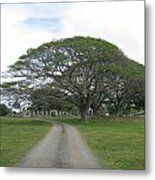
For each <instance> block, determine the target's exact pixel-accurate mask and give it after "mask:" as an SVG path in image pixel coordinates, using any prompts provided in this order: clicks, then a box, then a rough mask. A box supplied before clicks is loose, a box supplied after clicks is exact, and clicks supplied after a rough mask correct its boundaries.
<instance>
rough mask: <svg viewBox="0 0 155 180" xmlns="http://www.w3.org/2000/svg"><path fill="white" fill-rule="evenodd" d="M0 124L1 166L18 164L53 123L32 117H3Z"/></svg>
mask: <svg viewBox="0 0 155 180" xmlns="http://www.w3.org/2000/svg"><path fill="white" fill-rule="evenodd" d="M0 125H1V128H0V130H1V131H0V135H1V139H0V140H1V141H0V143H1V146H0V155H1V158H0V166H14V165H16V164H17V163H18V162H19V161H20V159H21V158H22V157H23V155H24V154H25V153H26V152H27V151H28V150H29V149H30V148H31V147H32V146H33V145H34V144H35V143H36V142H37V141H38V140H40V139H41V138H42V137H43V136H44V135H45V134H46V133H47V131H48V130H49V128H50V127H51V123H48V122H41V121H38V120H37V119H30V118H28V119H26V118H25V119H23V118H17V119H15V118H12V119H11V118H1V120H0Z"/></svg>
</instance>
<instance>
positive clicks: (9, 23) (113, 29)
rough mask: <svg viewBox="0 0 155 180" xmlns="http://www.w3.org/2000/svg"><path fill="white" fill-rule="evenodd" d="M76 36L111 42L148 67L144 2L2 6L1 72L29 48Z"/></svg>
mask: <svg viewBox="0 0 155 180" xmlns="http://www.w3.org/2000/svg"><path fill="white" fill-rule="evenodd" d="M74 36H91V37H95V38H101V39H104V40H107V41H109V42H111V43H114V44H115V45H117V46H118V47H119V48H120V49H122V50H123V52H124V53H125V55H126V56H128V57H129V58H131V59H134V60H135V61H137V62H139V63H140V64H144V2H143V1H116V2H114V1H111V2H81V3H40V4H39V3H32V4H2V6H1V70H2V72H4V71H6V70H8V68H7V67H8V66H9V65H12V64H13V63H14V62H16V61H17V60H18V57H20V56H21V55H23V54H25V52H26V50H27V49H29V48H36V47H38V46H39V45H41V44H42V43H45V42H50V41H52V40H55V39H60V38H67V37H74Z"/></svg>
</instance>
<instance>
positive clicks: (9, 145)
mask: <svg viewBox="0 0 155 180" xmlns="http://www.w3.org/2000/svg"><path fill="white" fill-rule="evenodd" d="M52 120H53V121H54V122H63V123H67V124H71V125H73V126H75V127H77V128H78V129H79V131H80V132H81V134H82V136H83V138H84V140H85V141H86V142H87V144H88V145H89V147H90V149H91V150H92V151H93V153H94V154H95V156H96V157H97V159H98V160H99V163H100V165H101V167H103V168H105V169H131V170H132V169H141V170H142V169H144V168H145V167H144V166H145V164H144V118H134V117H132V118H129V117H128V118H114V117H107V118H99V117H98V118H92V119H90V120H89V121H88V122H87V123H85V122H81V121H80V120H79V119H78V118H75V117H55V118H53V119H52ZM50 127H51V123H49V122H45V121H44V122H43V121H38V120H37V119H33V118H27V119H26V118H17V119H16V118H12V119H10V118H9V119H8V118H3V119H1V146H0V148H1V149H0V150H1V152H0V155H1V161H0V165H1V166H14V165H16V164H17V163H18V162H19V161H20V160H21V158H22V157H23V156H24V154H25V153H26V152H27V151H28V150H29V149H30V148H32V146H33V145H34V144H35V143H36V142H37V141H38V140H40V139H41V138H42V137H43V136H44V135H45V134H46V133H47V131H48V130H49V128H50Z"/></svg>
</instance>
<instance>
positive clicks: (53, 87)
mask: <svg viewBox="0 0 155 180" xmlns="http://www.w3.org/2000/svg"><path fill="white" fill-rule="evenodd" d="M9 74H11V76H12V77H18V78H21V79H22V82H24V83H25V84H26V86H27V87H26V88H25V89H29V88H31V90H32V89H33V90H34V92H36V89H38V88H42V87H44V86H46V87H48V89H47V88H46V91H45V90H44V89H40V90H37V93H44V94H46V95H48V96H52V95H53V94H54V95H56V94H57V93H58V94H59V100H58V101H57V102H56V101H55V102H56V103H58V104H59V103H60V101H61V100H63V99H64V98H65V101H66V100H67V101H68V102H69V103H70V104H73V105H74V106H76V107H77V108H78V109H79V112H80V114H81V118H82V119H85V118H86V113H87V111H88V109H89V107H92V108H93V109H94V111H97V110H98V109H99V107H100V106H101V105H102V104H103V103H104V102H108V103H111V104H113V105H114V106H115V109H117V112H121V111H122V110H123V109H125V108H126V107H127V106H129V105H130V104H133V103H135V104H136V105H138V106H141V105H142V106H144V66H142V65H140V64H138V63H136V62H134V61H132V60H130V59H128V58H127V57H126V56H125V55H124V53H123V52H122V51H121V50H120V49H119V48H118V47H117V46H115V45H114V44H112V43H109V42H107V41H104V40H101V39H95V38H90V37H74V38H67V39H61V40H57V41H52V42H49V43H45V44H43V45H41V46H39V47H38V48H36V49H32V48H31V49H29V50H28V51H27V52H26V54H24V55H22V56H21V57H20V58H19V60H18V61H17V62H16V63H15V64H13V65H12V66H10V69H9ZM49 87H50V88H49ZM129 87H130V88H129ZM49 89H50V91H49ZM39 91H40V92H39ZM53 92H54V93H53ZM48 93H49V94H48ZM58 94H57V95H58ZM46 95H45V97H46ZM36 96H37V94H36ZM31 97H32V96H31ZM34 97H35V96H34V94H33V98H34ZM35 99H38V96H37V98H36V97H35ZM33 101H34V100H33ZM41 101H42V100H41ZM34 102H35V101H34ZM56 103H55V105H54V106H55V107H56ZM58 104H57V105H58ZM51 105H52V104H51ZM52 106H53V105H52Z"/></svg>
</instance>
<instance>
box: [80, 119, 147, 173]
mask: <svg viewBox="0 0 155 180" xmlns="http://www.w3.org/2000/svg"><path fill="white" fill-rule="evenodd" d="M77 127H78V129H79V131H80V132H81V133H82V135H83V137H84V139H85V140H86V142H87V144H88V145H89V146H90V148H91V149H92V151H93V152H94V154H95V155H96V157H97V159H98V160H99V162H100V165H101V167H103V168H105V169H130V170H132V169H136V170H137V169H138V170H143V169H145V164H144V163H145V162H144V118H121V119H120V118H119V119H117V118H114V119H113V118H111V119H110V118H106V119H105V120H104V119H100V120H97V119H93V120H91V121H90V122H89V123H87V124H81V125H79V124H78V125H77Z"/></svg>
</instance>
